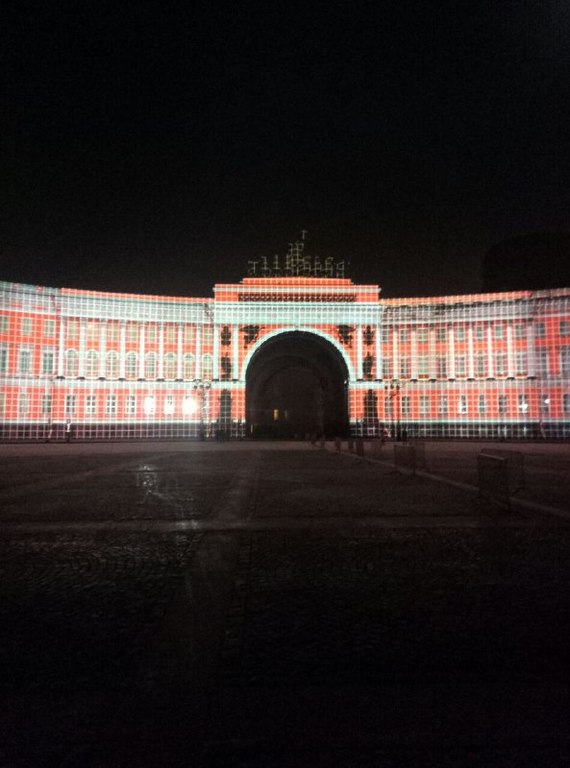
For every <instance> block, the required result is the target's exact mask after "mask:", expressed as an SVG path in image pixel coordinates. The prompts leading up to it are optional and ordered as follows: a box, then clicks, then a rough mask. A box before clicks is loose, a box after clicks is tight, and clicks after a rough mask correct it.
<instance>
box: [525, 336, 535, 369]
mask: <svg viewBox="0 0 570 768" xmlns="http://www.w3.org/2000/svg"><path fill="white" fill-rule="evenodd" d="M526 332H527V356H528V375H529V376H536V350H535V345H534V323H527V326H526Z"/></svg>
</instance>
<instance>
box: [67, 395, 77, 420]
mask: <svg viewBox="0 0 570 768" xmlns="http://www.w3.org/2000/svg"><path fill="white" fill-rule="evenodd" d="M65 415H66V416H75V395H66V396H65Z"/></svg>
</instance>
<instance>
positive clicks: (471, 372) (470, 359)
mask: <svg viewBox="0 0 570 768" xmlns="http://www.w3.org/2000/svg"><path fill="white" fill-rule="evenodd" d="M467 378H469V379H474V378H475V358H474V355H473V326H472V325H470V326H469V327H468V328H467Z"/></svg>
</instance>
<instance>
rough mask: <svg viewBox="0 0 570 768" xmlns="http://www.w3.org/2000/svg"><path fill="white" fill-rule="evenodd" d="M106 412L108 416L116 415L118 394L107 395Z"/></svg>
mask: <svg viewBox="0 0 570 768" xmlns="http://www.w3.org/2000/svg"><path fill="white" fill-rule="evenodd" d="M105 413H106V414H107V416H114V415H115V414H116V413H117V396H116V395H107V402H106V405H105Z"/></svg>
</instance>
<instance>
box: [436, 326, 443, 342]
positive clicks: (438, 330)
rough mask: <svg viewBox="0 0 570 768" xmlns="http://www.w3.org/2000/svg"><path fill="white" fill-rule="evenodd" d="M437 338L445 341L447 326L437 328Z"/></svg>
mask: <svg viewBox="0 0 570 768" xmlns="http://www.w3.org/2000/svg"><path fill="white" fill-rule="evenodd" d="M437 340H438V341H445V328H438V329H437Z"/></svg>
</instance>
